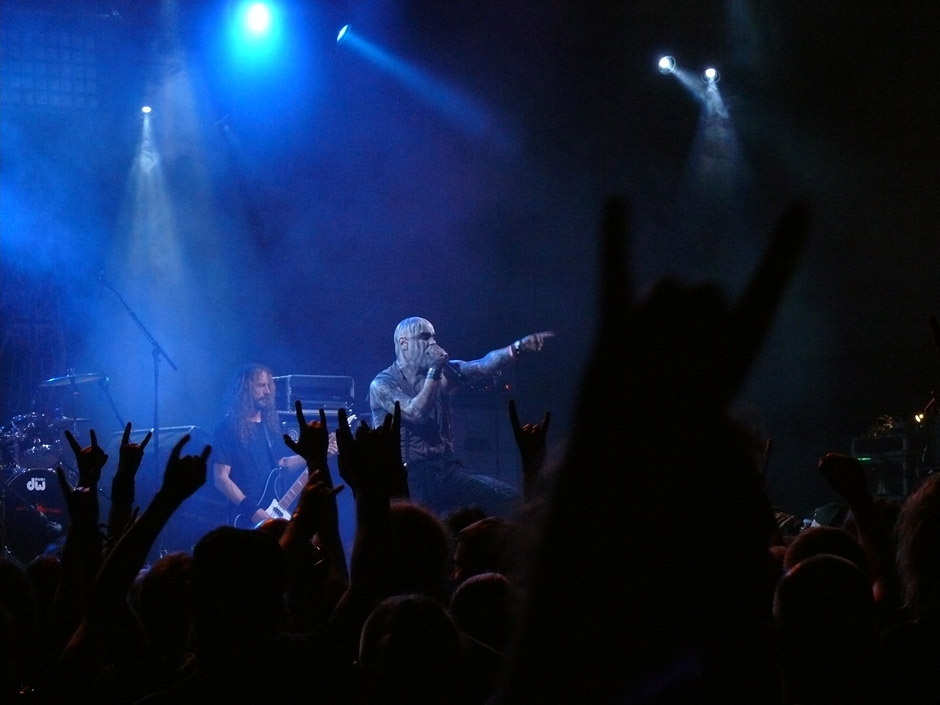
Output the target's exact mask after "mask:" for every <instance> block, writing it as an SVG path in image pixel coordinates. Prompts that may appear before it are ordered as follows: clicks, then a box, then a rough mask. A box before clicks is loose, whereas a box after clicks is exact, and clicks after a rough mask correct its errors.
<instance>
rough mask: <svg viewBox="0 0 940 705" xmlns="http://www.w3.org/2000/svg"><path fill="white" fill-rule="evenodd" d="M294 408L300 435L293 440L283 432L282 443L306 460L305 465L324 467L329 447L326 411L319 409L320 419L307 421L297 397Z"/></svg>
mask: <svg viewBox="0 0 940 705" xmlns="http://www.w3.org/2000/svg"><path fill="white" fill-rule="evenodd" d="M294 409H295V410H296V412H297V426H298V428H299V429H300V435H299V436H298V437H297V440H296V441H295V440H294V439H293V438H291V437H290V436H289V435H287V434H286V433H285V434H284V445H286V446H287V447H288V448H290V449H291V450H292V451H293V452H294V453H296V454H297V455H299V456H301V457H302V458H303V459H304V460H306V461H307V465H309V466H313V467H325V466H326V456H327V453H328V452H329V448H330V434H329V432H328V431H327V430H326V412H325V411H324V410H323V409H320V420H319V421H310V422H309V423H308V422H307V419H306V417H305V416H304V412H303V408H302V405H301V402H300V400H299V399H298V400H297V401H295V402H294ZM327 477H328V475H327ZM327 481H328V480H327Z"/></svg>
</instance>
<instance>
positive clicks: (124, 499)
mask: <svg viewBox="0 0 940 705" xmlns="http://www.w3.org/2000/svg"><path fill="white" fill-rule="evenodd" d="M152 436H153V431H152V430H151V431H148V432H147V435H146V436H144V440H142V441H141V442H140V443H131V440H130V438H131V424H130V422H129V421H128V423H127V425H126V426H125V427H124V435H123V436H122V437H121V448H120V451H119V454H118V466H117V470H116V471H115V472H114V479H113V480H112V481H111V509H110V510H109V511H108V540H109V541H117V539H118V538H119V537H120V536H121V534H122V533H123V532H124V530H125V529H126V528H127V526H128V524H129V523H130V521H131V517H132V516H133V511H134V489H135V484H136V482H135V479H136V477H137V470H138V469H139V468H140V463H141V461H142V460H143V458H144V449H145V448H146V447H147V444H148V443H149V442H150V439H151V437H152Z"/></svg>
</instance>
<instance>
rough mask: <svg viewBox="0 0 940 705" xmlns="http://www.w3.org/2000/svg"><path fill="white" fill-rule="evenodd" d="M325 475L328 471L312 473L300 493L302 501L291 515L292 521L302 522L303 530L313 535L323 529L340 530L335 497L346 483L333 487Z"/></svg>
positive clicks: (304, 532) (308, 534)
mask: <svg viewBox="0 0 940 705" xmlns="http://www.w3.org/2000/svg"><path fill="white" fill-rule="evenodd" d="M324 475H328V473H323V472H321V471H319V470H316V471H314V472H312V473H310V476H309V477H308V479H307V484H306V485H305V486H304V489H303V492H302V493H301V495H300V501H299V502H298V503H297V509H296V510H294V514H293V516H292V517H291V521H294V522H297V523H298V524H300V529H301V531H302V532H303V534H304V535H307V536H313V534H316V533H320V532H322V531H333V532H336V531H337V530H338V526H339V515H338V512H337V507H336V499H335V498H336V495H337V494H339V493H340V492H341V491H342V490H343V488H344V487H345V485H337V486H336V487H333V486H332V485H331V484H330V483H329V482H328V481H326V480H325V479H324Z"/></svg>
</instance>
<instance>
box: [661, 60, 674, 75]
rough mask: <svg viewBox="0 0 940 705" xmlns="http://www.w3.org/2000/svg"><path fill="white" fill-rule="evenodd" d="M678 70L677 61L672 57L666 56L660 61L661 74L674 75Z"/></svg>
mask: <svg viewBox="0 0 940 705" xmlns="http://www.w3.org/2000/svg"><path fill="white" fill-rule="evenodd" d="M675 69H676V60H675V59H674V58H672V57H671V56H664V57H663V58H661V59H660V60H659V72H660V73H672V72H673V71H675Z"/></svg>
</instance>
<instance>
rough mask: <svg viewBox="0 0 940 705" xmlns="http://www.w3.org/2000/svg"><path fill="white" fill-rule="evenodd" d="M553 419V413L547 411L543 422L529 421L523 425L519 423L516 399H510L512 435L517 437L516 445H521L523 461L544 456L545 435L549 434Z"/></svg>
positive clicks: (520, 450)
mask: <svg viewBox="0 0 940 705" xmlns="http://www.w3.org/2000/svg"><path fill="white" fill-rule="evenodd" d="M551 420H552V415H551V413H550V412H548V411H546V412H545V415H544V416H543V417H542V423H540V424H534V423H527V424H525V425H524V426H523V425H521V424H520V423H519V414H518V413H517V412H516V401H515V399H510V400H509V422H510V423H511V424H512V435H513V437H514V438H515V439H516V445H517V446H518V447H519V452H520V453H521V454H522V457H523V461H524V460H525V459H526V458H537V459H539V460H541V459H542V458H544V456H545V436H546V435H547V434H548V427H549V424H550V423H551Z"/></svg>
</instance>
